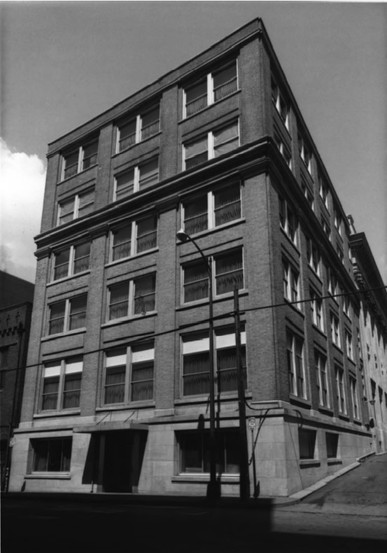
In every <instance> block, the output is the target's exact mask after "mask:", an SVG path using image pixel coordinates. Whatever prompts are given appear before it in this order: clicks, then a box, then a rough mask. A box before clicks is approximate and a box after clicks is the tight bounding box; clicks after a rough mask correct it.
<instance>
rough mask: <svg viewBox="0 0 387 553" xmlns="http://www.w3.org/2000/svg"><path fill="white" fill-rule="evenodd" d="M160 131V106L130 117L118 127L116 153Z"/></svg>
mask: <svg viewBox="0 0 387 553" xmlns="http://www.w3.org/2000/svg"><path fill="white" fill-rule="evenodd" d="M159 130H160V106H159V105H156V106H152V107H151V108H150V109H148V110H146V111H144V112H142V113H141V114H140V115H136V116H133V117H129V118H128V119H125V120H123V121H122V122H121V123H118V125H117V145H116V153H119V152H122V151H123V150H126V149H127V148H130V146H133V144H137V143H138V142H141V141H142V140H146V139H147V138H150V137H151V136H154V135H155V134H157V133H158V132H159Z"/></svg>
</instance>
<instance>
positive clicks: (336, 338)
mask: <svg viewBox="0 0 387 553" xmlns="http://www.w3.org/2000/svg"><path fill="white" fill-rule="evenodd" d="M331 337H332V342H333V343H334V344H335V345H336V346H337V347H339V348H341V336H340V322H339V318H338V317H336V315H334V314H333V313H331Z"/></svg>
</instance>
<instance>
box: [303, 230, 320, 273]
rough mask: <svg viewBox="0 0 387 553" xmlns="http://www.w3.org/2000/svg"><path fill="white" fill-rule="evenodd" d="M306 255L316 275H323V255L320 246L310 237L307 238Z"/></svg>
mask: <svg viewBox="0 0 387 553" xmlns="http://www.w3.org/2000/svg"><path fill="white" fill-rule="evenodd" d="M306 257H307V260H308V264H309V267H310V268H311V269H313V271H314V272H315V273H316V275H318V276H320V275H321V255H320V251H319V249H318V247H317V246H316V244H315V243H314V242H313V240H311V239H310V238H307V239H306Z"/></svg>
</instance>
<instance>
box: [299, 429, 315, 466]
mask: <svg viewBox="0 0 387 553" xmlns="http://www.w3.org/2000/svg"><path fill="white" fill-rule="evenodd" d="M298 445H299V449H300V459H314V458H315V454H316V453H315V450H316V430H309V429H308V428H299V429H298Z"/></svg>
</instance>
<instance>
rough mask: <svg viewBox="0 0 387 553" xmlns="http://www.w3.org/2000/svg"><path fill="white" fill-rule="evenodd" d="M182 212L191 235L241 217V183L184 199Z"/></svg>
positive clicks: (186, 228) (186, 227)
mask: <svg viewBox="0 0 387 553" xmlns="http://www.w3.org/2000/svg"><path fill="white" fill-rule="evenodd" d="M181 214H182V222H183V228H184V230H185V232H187V233H188V234H189V235H192V234H196V233H197V232H201V231H203V230H207V229H212V228H215V227H218V226H220V225H224V224H226V223H229V222H230V221H235V220H237V219H240V218H241V187H240V184H239V183H238V184H233V185H231V186H226V187H224V188H220V189H217V190H214V191H210V192H207V194H203V195H202V196H197V197H194V198H192V199H191V198H189V199H187V200H184V201H183V203H182V210H181Z"/></svg>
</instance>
